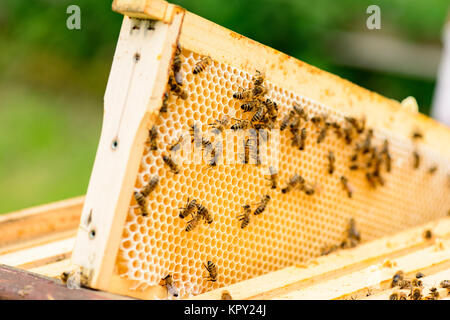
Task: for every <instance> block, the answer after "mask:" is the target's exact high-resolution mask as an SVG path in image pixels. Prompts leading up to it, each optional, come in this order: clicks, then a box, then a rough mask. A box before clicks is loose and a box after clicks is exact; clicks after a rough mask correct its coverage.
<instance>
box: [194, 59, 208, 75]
mask: <svg viewBox="0 0 450 320" xmlns="http://www.w3.org/2000/svg"><path fill="white" fill-rule="evenodd" d="M211 62H212V60H211V57H209V56H208V57H204V58H202V59H200V61H198V62H197V63H196V64H195V66H194V70H192V73H193V74H198V73H200V72H203V71H204V70H205V69H206V67H207V66H209V65H210V64H211Z"/></svg>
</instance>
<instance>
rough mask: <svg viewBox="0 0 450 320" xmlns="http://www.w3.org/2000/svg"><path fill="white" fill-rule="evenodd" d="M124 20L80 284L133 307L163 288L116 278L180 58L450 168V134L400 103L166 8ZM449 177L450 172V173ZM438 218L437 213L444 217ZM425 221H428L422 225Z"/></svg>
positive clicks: (79, 263)
mask: <svg viewBox="0 0 450 320" xmlns="http://www.w3.org/2000/svg"><path fill="white" fill-rule="evenodd" d="M113 10H114V11H117V12H119V13H122V14H124V15H125V17H124V21H123V25H122V29H121V32H120V36H119V40H118V44H117V48H116V53H115V56H114V61H113V64H112V68H111V73H110V76H109V80H108V85H107V88H106V93H105V99H104V101H105V103H104V105H105V107H104V119H103V128H102V133H101V138H100V142H99V146H98V150H97V155H96V159H95V164H94V168H93V171H92V175H91V179H90V183H89V187H88V191H87V195H86V199H85V203H84V207H83V211H82V215H81V221H80V226H79V229H78V233H77V237H76V242H75V249H74V251H73V254H72V264H73V266H74V267H76V268H81V270H82V272H83V274H84V275H85V277H86V279H87V282H86V285H87V286H89V287H92V288H96V289H101V290H105V291H111V292H115V293H120V294H125V295H130V296H134V297H139V298H155V297H160V296H161V292H164V289H163V288H161V287H160V286H157V285H156V286H154V287H151V288H149V289H146V290H142V291H136V290H132V289H130V286H131V285H130V282H129V281H127V280H124V279H122V278H121V277H120V276H118V274H117V272H116V271H117V270H116V259H117V254H118V251H119V246H120V241H121V239H122V235H123V229H124V225H125V222H126V219H127V212H128V211H127V210H128V208H129V206H130V201H131V197H132V194H133V188H134V186H135V180H136V176H137V174H138V171H139V165H140V162H141V157H142V154H143V152H144V142H145V140H146V138H147V133H148V127H149V123H150V124H151V123H154V122H155V121H156V119H157V117H158V113H159V108H160V106H161V104H162V101H163V96H164V92H165V88H166V84H167V82H168V77H169V71H170V66H171V61H172V57H173V55H174V53H175V50H176V45H177V43H179V44H180V45H181V47H182V48H183V49H184V50H189V51H192V52H195V53H197V54H200V55H204V56H210V57H211V58H212V59H213V60H214V61H217V62H219V63H223V64H225V65H230V66H233V67H235V68H238V69H240V70H245V71H246V72H249V73H253V72H254V70H255V69H256V70H264V72H265V74H266V76H267V78H268V79H270V81H271V82H273V83H276V84H277V85H278V86H280V87H282V88H283V89H285V90H288V91H290V92H295V93H297V94H301V95H304V96H307V97H308V98H310V99H312V100H314V101H320V103H321V104H324V105H327V106H329V107H330V108H332V109H334V110H337V111H338V112H340V113H343V114H350V115H356V116H358V115H362V114H366V115H368V119H367V122H368V125H370V126H371V127H374V128H377V129H379V130H383V131H385V132H389V133H393V134H395V136H396V137H398V138H399V139H403V140H409V139H410V136H411V130H412V129H413V128H416V127H419V128H420V129H421V131H423V132H426V136H425V137H424V139H423V141H422V142H421V143H422V145H423V146H426V148H427V149H429V150H432V151H433V152H435V153H438V154H439V159H440V160H441V162H440V164H442V163H445V161H447V163H448V159H450V148H448V141H450V130H449V129H448V128H446V127H445V126H443V125H441V124H439V123H437V122H436V121H434V120H432V119H430V118H428V117H426V116H424V115H421V114H415V113H412V112H411V111H408V110H406V109H405V108H403V107H402V106H401V104H400V103H398V102H397V101H394V100H391V99H387V98H385V97H383V96H381V95H379V94H376V93H373V92H370V91H368V90H366V89H363V88H361V87H358V86H357V85H355V84H352V83H350V82H349V81H346V80H343V79H341V78H339V77H337V76H335V75H332V74H329V73H327V72H324V71H322V70H319V69H317V68H315V67H312V66H310V65H307V64H306V63H304V62H301V61H299V60H297V59H295V58H292V57H289V56H287V55H285V54H283V53H281V52H279V51H276V50H274V49H272V48H269V47H266V46H264V45H261V44H259V43H257V42H255V41H253V40H250V39H248V38H245V37H243V36H241V35H239V34H237V33H234V32H232V31H230V30H227V29H225V28H223V27H220V26H218V25H216V24H214V23H212V22H210V21H207V20H205V19H203V18H201V17H199V16H196V15H194V14H192V13H190V12H188V11H186V10H184V9H182V8H180V7H178V6H174V5H172V4H169V3H167V2H166V1H162V0H139V1H138V0H115V1H114V3H113ZM447 169H448V168H447ZM443 214H445V213H444V212H443V213H437V215H438V216H442V215H443ZM427 219H430V218H427Z"/></svg>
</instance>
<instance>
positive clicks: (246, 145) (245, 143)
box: [242, 139, 250, 164]
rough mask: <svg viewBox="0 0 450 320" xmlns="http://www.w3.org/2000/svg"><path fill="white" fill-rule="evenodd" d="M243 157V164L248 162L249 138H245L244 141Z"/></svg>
mask: <svg viewBox="0 0 450 320" xmlns="http://www.w3.org/2000/svg"><path fill="white" fill-rule="evenodd" d="M243 156H244V159H243V161H242V163H243V164H248V163H249V161H250V139H246V140H245V142H244V154H243Z"/></svg>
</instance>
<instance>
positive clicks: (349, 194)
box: [341, 176, 353, 198]
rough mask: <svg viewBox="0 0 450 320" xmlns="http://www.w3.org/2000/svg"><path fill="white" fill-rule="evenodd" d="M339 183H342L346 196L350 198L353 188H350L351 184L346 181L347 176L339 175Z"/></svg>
mask: <svg viewBox="0 0 450 320" xmlns="http://www.w3.org/2000/svg"><path fill="white" fill-rule="evenodd" d="M341 183H342V185H343V187H344V190H345V191H346V192H347V196H348V197H349V198H351V197H352V195H353V190H352V188H351V186H350V185H349V183H348V179H347V177H345V176H341Z"/></svg>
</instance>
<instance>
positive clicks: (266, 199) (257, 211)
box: [253, 194, 270, 216]
mask: <svg viewBox="0 0 450 320" xmlns="http://www.w3.org/2000/svg"><path fill="white" fill-rule="evenodd" d="M269 201H270V196H269V195H268V194H266V195H265V196H264V197H263V198H262V200H261V202H260V203H259V205H258V207H257V208H256V209H255V212H253V214H254V215H255V216H257V215H259V214H261V213H263V211H264V210H266V207H267V204H268V203H269Z"/></svg>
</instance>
